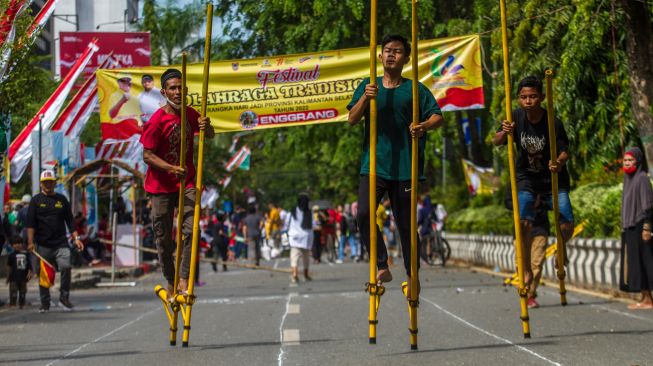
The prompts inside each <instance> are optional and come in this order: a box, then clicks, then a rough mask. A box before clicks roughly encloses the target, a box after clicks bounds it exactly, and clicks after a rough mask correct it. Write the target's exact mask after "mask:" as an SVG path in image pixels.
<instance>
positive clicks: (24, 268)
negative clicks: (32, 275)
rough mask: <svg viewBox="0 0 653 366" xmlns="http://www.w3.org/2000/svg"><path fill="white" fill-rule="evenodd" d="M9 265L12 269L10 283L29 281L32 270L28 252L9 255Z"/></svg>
mask: <svg viewBox="0 0 653 366" xmlns="http://www.w3.org/2000/svg"><path fill="white" fill-rule="evenodd" d="M7 265H8V266H9V268H10V272H9V282H25V281H27V274H28V273H29V271H31V270H32V266H31V264H30V255H29V253H28V252H22V251H21V252H13V253H11V254H9V257H8V258H7Z"/></svg>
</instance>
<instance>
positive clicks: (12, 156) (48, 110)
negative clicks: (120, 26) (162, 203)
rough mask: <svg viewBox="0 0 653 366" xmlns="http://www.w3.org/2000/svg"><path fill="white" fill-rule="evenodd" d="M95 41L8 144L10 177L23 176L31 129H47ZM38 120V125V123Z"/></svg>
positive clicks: (17, 177) (88, 56)
mask: <svg viewBox="0 0 653 366" xmlns="http://www.w3.org/2000/svg"><path fill="white" fill-rule="evenodd" d="M98 49H99V48H98V46H97V45H96V44H95V42H91V43H89V44H88V46H87V48H86V51H85V52H84V54H83V55H82V57H80V58H79V60H77V63H76V64H75V66H74V67H73V71H71V72H70V73H69V74H68V75H67V76H66V77H65V78H64V79H63V80H62V81H61V84H59V86H58V87H57V89H56V90H55V91H54V93H52V95H51V96H50V98H48V100H47V101H46V102H45V104H43V106H42V107H41V109H40V110H39V111H38V112H37V113H36V115H35V116H34V117H33V118H32V120H31V121H30V122H29V123H28V124H27V126H25V128H24V129H23V130H22V131H21V132H20V134H18V136H16V139H15V140H14V141H13V142H12V143H11V146H9V160H10V161H11V172H12V173H11V179H12V181H13V182H14V183H15V182H18V180H19V179H20V178H21V177H22V176H23V173H24V172H25V168H27V164H28V163H29V161H30V159H31V158H32V143H33V141H32V131H33V130H36V131H38V129H39V128H41V129H43V130H44V131H45V130H49V129H50V127H51V126H52V124H53V123H54V121H55V118H56V117H57V114H59V111H60V110H61V107H62V106H63V104H64V102H65V100H66V98H67V97H68V94H69V93H70V90H71V89H72V88H73V85H74V83H75V80H76V79H77V77H78V76H79V75H80V74H81V73H82V71H83V70H84V67H86V64H87V63H88V62H89V60H90V59H91V57H93V54H94V53H95V52H96V51H97V50H98ZM39 120H40V125H39Z"/></svg>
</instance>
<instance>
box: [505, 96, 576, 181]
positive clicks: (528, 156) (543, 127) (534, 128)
mask: <svg viewBox="0 0 653 366" xmlns="http://www.w3.org/2000/svg"><path fill="white" fill-rule="evenodd" d="M512 120H513V122H514V123H515V129H514V130H513V136H514V140H515V144H516V145H517V163H516V165H517V188H518V189H519V190H520V191H530V192H534V193H535V192H551V171H550V170H549V160H551V159H550V158H551V156H550V154H551V153H550V152H549V129H548V126H547V112H546V110H544V113H542V119H541V120H540V121H539V122H538V123H531V122H529V121H528V118H527V116H526V111H525V110H523V109H521V108H518V109H517V110H515V111H514V112H513V113H512ZM499 131H501V126H499V128H498V129H497V132H499ZM555 131H556V148H557V150H558V153H557V155H560V153H561V152H563V151H567V152H568V148H569V138H568V137H567V133H566V132H565V129H564V127H563V126H562V122H560V120H559V119H557V118H555ZM558 189H560V190H565V191H569V173H568V172H567V166H566V165H565V166H564V167H563V169H562V171H560V172H559V173H558Z"/></svg>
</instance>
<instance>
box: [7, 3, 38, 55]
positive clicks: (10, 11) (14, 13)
mask: <svg viewBox="0 0 653 366" xmlns="http://www.w3.org/2000/svg"><path fill="white" fill-rule="evenodd" d="M30 3H31V0H30V1H26V0H11V1H10V2H9V6H7V9H6V10H5V13H4V14H3V15H2V17H1V18H0V46H3V45H4V44H5V40H8V39H9V36H10V33H11V31H12V30H15V28H16V27H15V26H14V21H15V20H16V18H17V17H18V15H20V13H21V12H22V11H24V10H25V8H27V6H29V4H30ZM12 41H13V39H12V40H11V41H9V42H7V43H10V42H12Z"/></svg>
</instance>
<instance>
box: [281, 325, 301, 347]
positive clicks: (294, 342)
mask: <svg viewBox="0 0 653 366" xmlns="http://www.w3.org/2000/svg"><path fill="white" fill-rule="evenodd" d="M283 345H284V346H299V329H284V330H283Z"/></svg>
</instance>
